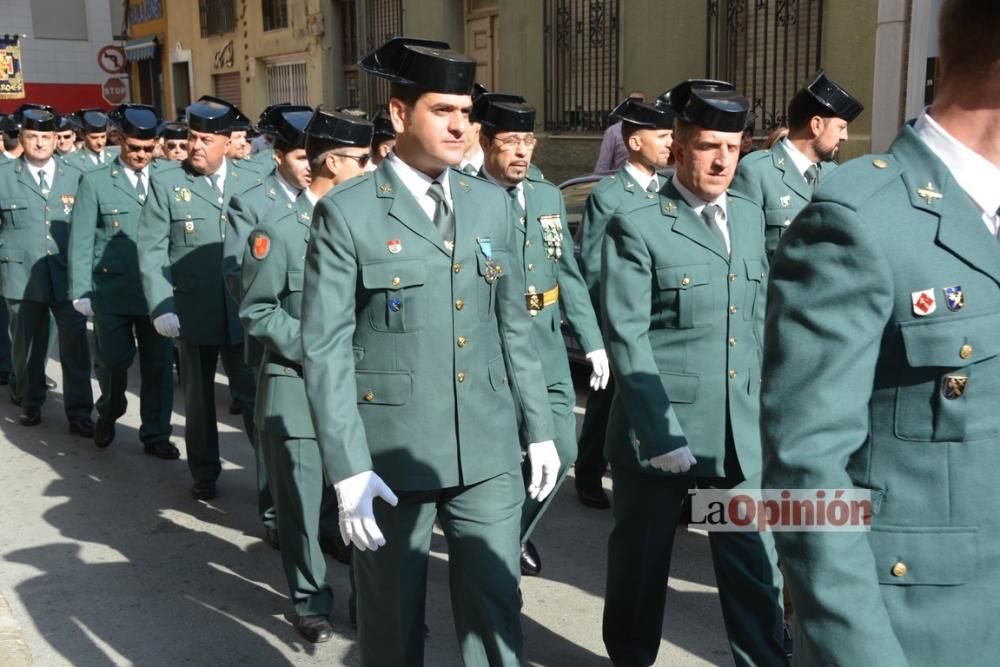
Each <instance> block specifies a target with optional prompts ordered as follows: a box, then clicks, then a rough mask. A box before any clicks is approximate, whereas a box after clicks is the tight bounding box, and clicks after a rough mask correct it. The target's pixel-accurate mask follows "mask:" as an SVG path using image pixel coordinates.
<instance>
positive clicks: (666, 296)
mask: <svg viewBox="0 0 1000 667" xmlns="http://www.w3.org/2000/svg"><path fill="white" fill-rule="evenodd" d="M663 101H664V102H665V103H667V104H669V105H670V106H671V108H672V109H673V111H674V113H675V114H676V115H677V119H676V121H675V128H674V141H673V145H672V146H673V154H674V156H675V158H676V163H677V171H676V174H675V175H674V177H673V178H672V180H671V181H670V182H669V183H667V184H666V185H665V186H664V187H663V188H661V189H660V192H659V194H658V195H654V196H653V198H652V199H647V198H646V197H643V198H641V199H638V200H637V201H635V202H634V204H633V205H632V206H629V207H628V208H622V209H619V210H618V212H616V213H615V214H614V215H613V216H612V217H611V220H610V222H609V223H608V230H607V235H606V238H605V244H604V255H605V256H604V264H603V271H602V274H601V305H602V308H603V309H604V325H605V335H606V336H607V341H608V352H609V354H610V357H611V367H612V370H613V371H614V374H615V380H616V383H617V385H616V386H617V390H616V393H615V397H614V399H613V402H612V405H611V414H610V417H609V421H608V436H607V447H606V453H607V456H608V460H609V461H610V463H611V474H612V480H613V483H614V503H613V511H614V519H615V524H614V528H613V530H612V532H611V536H610V538H609V540H608V579H607V593H606V596H605V606H604V644H605V646H606V647H607V650H608V655H609V656H610V657H611V660H612V662H614V664H615V665H652V664H653V663H654V662H655V660H656V653H657V650H658V649H659V645H660V640H661V636H662V626H663V611H664V605H665V599H666V593H667V578H668V576H669V573H670V557H671V551H672V549H673V541H674V533H675V531H676V529H677V523H678V519H679V515H680V512H681V506H682V504H683V502H684V500H685V498H686V497H687V496H688V492H689V490H691V489H693V488H705V489H730V488H734V487H736V488H750V489H756V488H759V484H760V469H761V456H760V430H759V426H758V405H757V400H758V395H759V391H760V339H761V325H762V323H763V302H764V280H765V277H766V272H767V262H766V259H765V254H764V218H763V215H762V213H761V211H760V209H759V208H758V207H756V206H754V204H753V202H751V201H749V200H748V199H745V198H743V197H742V196H741V195H739V194H738V193H736V192H734V191H732V190H728V187H729V184H730V182H731V181H732V178H733V171H734V169H735V168H736V162H737V160H738V158H739V148H740V137H741V134H742V132H743V127H744V125H745V124H746V114H747V111H748V107H749V104H748V102H747V100H746V99H745V98H743V97H741V96H740V95H738V94H737V93H736V92H735V91H734V90H733V86H732V85H731V84H728V83H724V82H721V81H706V80H690V81H686V82H683V83H681V84H679V85H678V86H676V87H675V88H673V89H672V90H670V91H669V92H668V93H666V94H665V99H664V100H663ZM709 542H710V544H711V548H712V559H713V561H714V563H715V574H716V579H717V581H718V587H719V597H720V601H721V603H722V612H723V619H724V620H725V623H726V631H727V633H728V635H729V643H730V648H731V651H732V655H733V659H734V661H735V662H736V664H737V665H783V664H785V663H786V662H787V660H786V658H785V654H784V651H783V648H782V644H781V636H782V634H781V633H782V610H781V603H780V596H781V575H780V574H779V572H778V569H777V567H776V565H775V560H776V556H775V553H774V544H773V540H772V538H771V535H770V533H757V532H712V533H710V534H709Z"/></svg>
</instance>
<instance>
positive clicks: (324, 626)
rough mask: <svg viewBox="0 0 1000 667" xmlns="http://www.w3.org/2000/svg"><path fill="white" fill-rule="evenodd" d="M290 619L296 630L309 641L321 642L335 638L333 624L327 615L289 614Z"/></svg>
mask: <svg viewBox="0 0 1000 667" xmlns="http://www.w3.org/2000/svg"><path fill="white" fill-rule="evenodd" d="M288 620H289V621H291V623H292V626H293V627H294V628H295V631H296V632H297V633H299V634H300V635H302V637H303V638H304V639H305V640H306V641H308V642H311V643H313V644H321V643H323V642H328V641H330V640H331V639H333V626H332V625H330V619H328V618H327V617H326V616H299V615H298V614H289V615H288Z"/></svg>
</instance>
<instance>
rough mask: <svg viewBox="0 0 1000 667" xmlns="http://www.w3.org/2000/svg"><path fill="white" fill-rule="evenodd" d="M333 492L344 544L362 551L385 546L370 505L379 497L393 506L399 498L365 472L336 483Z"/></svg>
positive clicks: (380, 479)
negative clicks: (335, 493)
mask: <svg viewBox="0 0 1000 667" xmlns="http://www.w3.org/2000/svg"><path fill="white" fill-rule="evenodd" d="M333 489H334V491H336V492H337V507H338V509H339V510H340V512H339V520H340V538H341V539H342V540H344V544H348V545H349V544H353V545H354V546H355V547H357V548H358V549H360V550H361V551H375V550H376V549H378V548H379V547H380V546H382V545H383V544H385V538H384V537H382V531H381V530H379V529H378V524H376V523H375V512H374V510H373V509H372V502H373V501H374V500H375V498H376V497H379V498H381V499H382V500H384V501H385V502H387V503H389V504H390V505H392V506H393V507H395V506H396V503H397V502H399V499H398V498H396V494H395V493H393V492H392V490H391V489H390V488H389V487H388V486H386V485H385V482H383V481H382V478H381V477H379V476H378V475H376V474H375V473H374V472H373V471H371V470H366V471H365V472H359V473H358V474H357V475H353V476H351V477H348V478H347V479H345V480H342V481H340V482H337V483H336V484H334V485H333Z"/></svg>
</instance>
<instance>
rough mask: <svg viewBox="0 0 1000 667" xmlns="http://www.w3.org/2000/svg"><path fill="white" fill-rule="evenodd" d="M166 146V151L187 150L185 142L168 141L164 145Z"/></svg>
mask: <svg viewBox="0 0 1000 667" xmlns="http://www.w3.org/2000/svg"><path fill="white" fill-rule="evenodd" d="M166 146H167V150H168V151H173V150H177V149H178V148H183V149H184V150H187V147H188V145H187V142H186V141H168V142H167V143H166Z"/></svg>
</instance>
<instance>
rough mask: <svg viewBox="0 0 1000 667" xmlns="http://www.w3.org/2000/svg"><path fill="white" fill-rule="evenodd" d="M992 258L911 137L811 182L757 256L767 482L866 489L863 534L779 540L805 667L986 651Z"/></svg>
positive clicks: (996, 433)
mask: <svg viewBox="0 0 1000 667" xmlns="http://www.w3.org/2000/svg"><path fill="white" fill-rule="evenodd" d="M998 329H1000V246H998V244H997V239H996V238H994V237H993V236H992V235H991V234H990V232H989V230H988V229H987V228H986V226H985V224H984V223H983V220H982V216H981V213H980V211H979V209H978V208H977V207H976V206H975V205H974V204H973V203H972V201H971V199H970V198H969V197H968V195H967V194H966V193H965V192H964V191H963V190H962V188H961V187H960V186H959V185H958V183H957V182H956V181H955V180H954V178H953V177H952V175H951V173H950V172H949V170H948V168H947V167H946V166H945V165H944V164H943V163H942V162H941V161H940V160H939V159H938V158H937V157H936V155H935V154H934V153H933V152H932V151H931V150H930V149H929V148H928V147H927V145H926V144H925V143H924V142H923V141H922V140H921V139H920V138H919V137H918V136H917V135H916V134H915V133H914V131H913V130H912V129H911V128H910V127H909V126H904V128H903V129H902V131H901V132H900V134H899V135H898V136H897V138H896V140H895V142H894V143H893V144H892V146H891V148H890V149H889V153H888V155H881V156H867V157H862V158H858V159H856V160H853V161H851V162H849V163H847V164H844V165H842V166H841V167H839V168H838V169H837V171H836V172H835V173H834V174H833V176H832V177H831V178H830V179H829V180H827V181H826V182H824V183H823V184H821V186H820V187H819V189H818V190H817V191H816V193H815V196H814V198H813V203H812V204H810V205H809V206H807V207H806V208H805V210H803V211H802V213H801V214H800V215H799V217H798V218H797V219H796V221H795V224H794V225H792V227H791V229H790V230H789V231H788V233H786V234H785V237H784V238H783V239H782V242H781V245H780V246H779V248H778V252H777V254H776V255H775V257H774V270H773V272H772V275H771V284H770V293H769V299H768V310H767V327H766V337H765V341H766V343H765V350H764V371H765V378H766V379H765V385H764V391H763V396H762V401H761V403H762V415H761V417H762V418H761V424H762V428H763V440H764V452H765V472H764V484H765V486H766V487H773V488H782V489H784V488H792V489H797V488H801V489H807V488H808V489H853V488H859V489H869V490H870V491H871V510H872V516H871V530H870V532H862V531H856V532H838V533H829V532H780V533H776V534H775V538H776V541H777V544H778V547H779V551H780V553H781V558H782V563H783V566H784V568H785V572H786V575H787V576H788V578H789V581H790V582H791V586H790V588H791V592H792V597H793V599H794V601H795V610H796V626H797V629H798V632H797V634H796V640H795V656H796V659H797V660H798V659H801V660H802V661H803V664H828V665H862V664H878V665H887V666H891V665H942V664H963V665H992V664H996V661H997V652H998V649H1000V634H998V631H997V628H996V618H995V613H994V612H995V610H996V604H997V599H998V597H1000V516H998V514H997V512H996V490H995V489H996V471H997V470H998V468H1000V422H998V421H997V417H996V414H997V405H998V404H1000V338H998V336H997V331H998Z"/></svg>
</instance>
